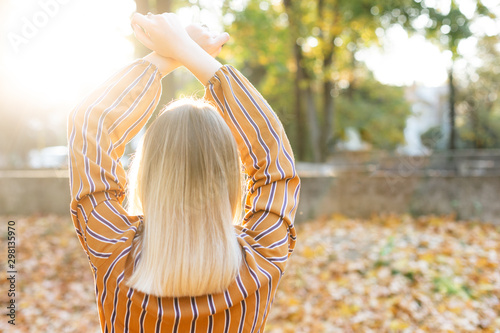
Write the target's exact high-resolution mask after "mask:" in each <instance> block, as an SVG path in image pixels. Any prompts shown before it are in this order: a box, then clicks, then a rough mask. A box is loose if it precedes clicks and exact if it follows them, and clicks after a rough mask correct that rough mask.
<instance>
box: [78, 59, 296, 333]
mask: <svg viewBox="0 0 500 333" xmlns="http://www.w3.org/2000/svg"><path fill="white" fill-rule="evenodd" d="M160 96H161V75H160V73H159V71H158V68H157V67H156V66H155V65H154V64H152V63H150V62H148V61H147V60H144V59H140V60H136V61H134V62H133V63H131V64H130V65H128V66H126V67H125V68H123V69H122V70H120V71H119V72H117V73H116V74H115V75H113V76H112V77H111V78H110V79H109V80H107V81H106V82H105V83H104V84H102V85H101V86H100V87H98V88H97V89H95V90H94V91H93V92H92V93H91V94H90V95H89V96H88V97H87V98H85V99H84V100H83V101H82V102H81V103H80V104H78V106H77V107H76V108H75V109H74V110H73V111H72V112H71V114H70V115H69V117H68V146H69V168H70V182H69V185H70V192H71V207H70V213H71V214H70V216H71V218H72V220H73V224H74V227H75V231H76V235H77V238H78V240H79V241H80V243H81V245H82V248H83V250H84V252H85V253H86V255H87V257H88V259H89V263H90V266H91V268H92V273H93V275H94V281H95V293H96V301H97V305H98V313H99V317H100V323H101V329H102V332H129V333H149V332H155V333H160V332H191V333H194V332H208V333H210V332H228V333H233V332H238V333H240V332H263V331H264V328H265V323H266V320H267V316H268V314H269V311H270V309H271V306H272V303H273V300H274V297H275V294H276V290H277V288H278V284H279V281H280V280H281V277H282V275H283V273H284V272H285V268H286V263H287V260H288V258H289V256H290V254H291V253H292V252H293V249H294V247H295V241H296V233H295V228H294V225H293V221H294V218H295V212H296V208H297V204H298V200H299V192H300V179H299V177H298V175H297V173H296V170H295V162H294V157H293V152H292V149H291V147H290V143H289V141H288V139H287V136H286V134H285V132H284V129H283V126H282V124H281V122H280V121H279V119H278V117H277V115H276V114H275V113H274V111H273V110H272V109H271V107H270V106H269V104H268V103H267V102H266V101H265V99H264V98H263V97H262V96H261V95H260V94H259V92H258V91H257V90H256V89H255V88H254V87H253V85H252V84H251V83H250V82H248V80H247V79H246V78H245V77H244V76H243V75H242V74H241V73H240V72H239V71H237V70H236V69H235V68H233V67H231V66H222V67H221V68H220V69H219V70H218V71H217V72H216V73H215V75H214V76H213V77H212V78H211V79H210V81H209V82H208V84H207V85H206V87H205V97H204V99H205V100H206V102H207V103H210V104H212V105H213V107H214V108H215V109H216V110H217V111H218V112H219V114H220V116H221V117H222V118H223V119H224V121H225V122H226V124H227V125H228V127H229V128H230V130H231V132H232V134H233V136H234V138H235V140H236V143H237V145H238V150H239V152H240V156H241V161H242V164H243V166H244V172H245V173H246V179H247V183H246V185H247V195H246V199H245V205H244V209H245V212H244V213H245V214H244V218H243V222H242V224H241V225H238V226H235V232H236V234H235V237H237V240H238V242H239V244H240V246H241V247H242V249H243V250H244V262H243V264H242V267H241V268H240V272H239V274H238V276H237V277H236V279H235V281H234V282H233V283H232V284H231V285H230V286H229V288H228V289H227V290H226V291H225V292H223V293H220V294H213V295H205V296H197V297H180V298H168V297H164V298H161V297H156V296H152V295H147V294H144V293H142V292H140V291H138V290H134V289H131V288H129V287H128V286H127V285H126V284H125V281H126V277H127V275H126V269H125V268H126V263H127V262H131V263H133V265H132V266H133V267H135V265H136V264H137V261H138V260H139V258H140V251H139V253H138V254H137V255H136V257H134V258H132V257H131V256H132V255H134V254H133V253H132V251H130V250H131V248H132V241H133V239H134V236H135V234H136V232H137V230H138V228H139V225H140V223H141V218H142V217H139V216H131V215H129V214H128V213H127V212H126V211H125V209H124V208H123V207H122V201H123V199H124V193H125V189H126V173H125V170H124V169H123V167H122V165H121V163H120V158H121V157H122V155H123V153H124V149H125V144H126V143H127V142H128V141H130V139H131V138H132V137H134V136H135V135H136V134H137V133H138V132H139V131H140V130H141V128H143V127H144V125H145V124H146V122H147V121H148V119H149V118H150V116H151V114H152V113H153V111H154V109H155V108H156V107H157V105H158V101H159V99H160Z"/></svg>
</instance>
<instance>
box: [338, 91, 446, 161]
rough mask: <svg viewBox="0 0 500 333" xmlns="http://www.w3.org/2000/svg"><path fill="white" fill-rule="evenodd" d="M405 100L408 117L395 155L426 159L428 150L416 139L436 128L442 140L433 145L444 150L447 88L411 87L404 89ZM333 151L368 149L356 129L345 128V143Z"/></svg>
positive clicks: (340, 143) (341, 143) (367, 145)
mask: <svg viewBox="0 0 500 333" xmlns="http://www.w3.org/2000/svg"><path fill="white" fill-rule="evenodd" d="M405 96H406V99H407V100H408V102H409V103H410V104H411V111H412V114H411V115H410V116H409V117H408V118H407V120H406V127H405V130H404V136H405V141H406V144H405V145H403V146H400V147H399V148H398V149H397V151H398V153H400V154H405V155H427V154H429V153H430V151H429V149H428V148H427V147H426V146H424V145H423V143H422V140H421V139H420V136H421V135H422V134H423V133H425V132H426V131H427V130H428V129H430V128H432V127H440V128H441V133H442V137H441V138H440V139H439V140H438V141H437V142H436V144H437V146H438V147H443V148H444V147H445V146H446V140H447V138H448V136H449V123H448V87H447V86H440V87H425V86H419V85H415V84H414V85H412V86H409V87H406V91H405ZM336 149H337V150H343V151H363V150H370V149H371V146H370V145H369V144H368V143H366V142H363V140H362V139H361V136H360V135H359V131H358V130H357V129H356V128H351V127H349V128H346V139H345V140H343V141H340V142H338V143H337V145H336Z"/></svg>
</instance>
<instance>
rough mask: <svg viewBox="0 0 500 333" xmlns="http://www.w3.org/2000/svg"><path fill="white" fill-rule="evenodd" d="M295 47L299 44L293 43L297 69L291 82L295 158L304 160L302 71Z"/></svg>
mask: <svg viewBox="0 0 500 333" xmlns="http://www.w3.org/2000/svg"><path fill="white" fill-rule="evenodd" d="M296 48H300V45H297V43H295V45H294V56H295V65H296V68H297V71H296V73H295V80H294V82H293V88H294V92H295V105H294V107H295V121H296V126H297V127H296V130H297V132H296V133H295V139H296V146H297V158H298V159H299V160H305V152H306V149H305V148H306V145H305V143H306V140H305V127H304V120H303V104H302V93H301V90H300V82H302V81H303V78H302V71H300V70H299V68H300V66H301V65H300V62H301V59H300V56H301V53H300V50H297V49H296Z"/></svg>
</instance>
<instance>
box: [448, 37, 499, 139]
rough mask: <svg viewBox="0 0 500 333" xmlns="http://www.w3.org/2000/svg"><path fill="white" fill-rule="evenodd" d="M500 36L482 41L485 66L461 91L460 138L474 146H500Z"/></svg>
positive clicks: (458, 101)
mask: <svg viewBox="0 0 500 333" xmlns="http://www.w3.org/2000/svg"><path fill="white" fill-rule="evenodd" d="M499 45H500V38H499V37H498V36H491V37H485V38H482V39H481V40H479V42H478V50H479V52H478V53H479V54H478V55H479V57H480V59H481V60H482V66H481V67H480V68H479V69H477V71H476V72H475V73H473V74H472V79H470V80H469V82H468V84H467V85H466V86H464V87H463V89H461V90H460V93H459V94H457V111H458V117H459V119H460V120H462V121H461V122H460V123H461V124H462V125H461V126H460V127H459V128H458V132H459V134H460V135H459V138H460V139H461V140H460V141H461V142H462V143H463V145H464V146H466V147H471V148H500V96H499V94H500V62H499V61H498V59H500V50H499Z"/></svg>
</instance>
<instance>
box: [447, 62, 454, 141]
mask: <svg viewBox="0 0 500 333" xmlns="http://www.w3.org/2000/svg"><path fill="white" fill-rule="evenodd" d="M448 89H449V92H450V94H449V98H448V103H449V108H450V110H449V111H450V141H449V142H448V149H450V150H452V149H455V136H456V128H455V83H454V82H453V65H452V66H451V67H450V70H449V71H448Z"/></svg>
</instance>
